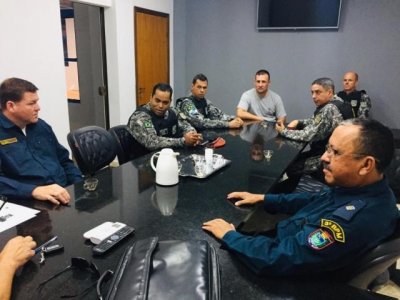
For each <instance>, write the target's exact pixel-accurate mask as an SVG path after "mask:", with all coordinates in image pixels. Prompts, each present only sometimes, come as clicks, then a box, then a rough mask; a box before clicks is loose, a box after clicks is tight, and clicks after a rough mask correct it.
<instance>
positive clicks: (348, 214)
mask: <svg viewBox="0 0 400 300" xmlns="http://www.w3.org/2000/svg"><path fill="white" fill-rule="evenodd" d="M365 205H366V203H365V201H364V200H353V201H350V202H349V203H347V204H346V205H343V206H341V207H339V208H338V209H336V210H335V211H334V212H333V215H334V216H336V217H339V218H342V219H344V220H346V221H350V220H351V219H352V218H353V217H354V216H355V215H356V214H357V213H358V212H359V211H360V210H361V209H362V208H363V207H364V206H365Z"/></svg>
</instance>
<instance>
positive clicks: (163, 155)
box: [150, 148, 179, 185]
mask: <svg viewBox="0 0 400 300" xmlns="http://www.w3.org/2000/svg"><path fill="white" fill-rule="evenodd" d="M178 155H179V152H174V151H173V150H172V149H170V148H165V149H162V150H161V151H160V152H157V153H154V154H153V156H152V157H151V159H150V164H151V167H152V168H153V170H154V171H155V172H156V183H157V184H160V185H174V184H177V183H178V182H179V170H178V160H177V159H176V157H177V156H178ZM154 157H158V160H157V167H155V166H154Z"/></svg>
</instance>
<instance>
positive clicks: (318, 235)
mask: <svg viewBox="0 0 400 300" xmlns="http://www.w3.org/2000/svg"><path fill="white" fill-rule="evenodd" d="M334 242H335V241H334V239H333V238H332V236H331V235H330V234H329V232H328V231H327V230H324V229H322V228H318V229H317V230H315V231H313V232H311V233H310V234H309V235H308V239H307V243H308V245H309V246H310V247H311V248H313V249H315V250H322V249H324V248H326V247H328V246H330V245H332V244H333V243H334Z"/></svg>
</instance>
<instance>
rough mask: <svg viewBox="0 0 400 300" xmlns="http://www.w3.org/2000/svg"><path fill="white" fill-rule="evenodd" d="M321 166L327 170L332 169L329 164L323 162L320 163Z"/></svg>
mask: <svg viewBox="0 0 400 300" xmlns="http://www.w3.org/2000/svg"><path fill="white" fill-rule="evenodd" d="M322 167H323V168H324V169H327V170H328V171H332V170H331V168H330V167H329V165H328V164H327V163H325V162H323V163H322Z"/></svg>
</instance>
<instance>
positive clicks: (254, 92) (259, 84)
mask: <svg viewBox="0 0 400 300" xmlns="http://www.w3.org/2000/svg"><path fill="white" fill-rule="evenodd" d="M269 83H270V75H269V72H268V71H267V70H259V71H257V73H256V76H255V81H254V88H252V89H251V90H248V91H246V92H244V93H243V94H242V97H241V98H240V101H239V104H238V106H237V109H236V115H237V116H238V117H239V118H241V119H247V120H253V121H264V120H265V121H270V122H274V121H277V122H278V123H284V122H285V120H286V112H285V107H284V106H283V102H282V99H281V97H280V96H279V95H278V94H277V93H275V92H273V91H271V90H270V89H268V87H269Z"/></svg>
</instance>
